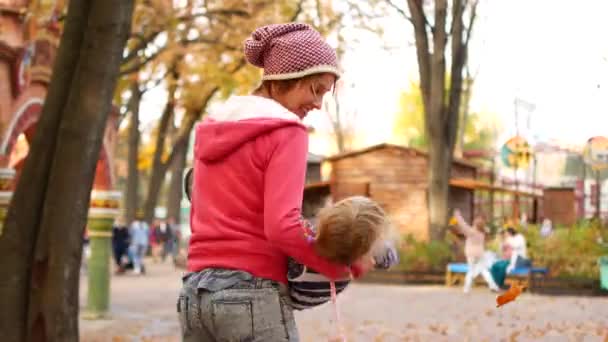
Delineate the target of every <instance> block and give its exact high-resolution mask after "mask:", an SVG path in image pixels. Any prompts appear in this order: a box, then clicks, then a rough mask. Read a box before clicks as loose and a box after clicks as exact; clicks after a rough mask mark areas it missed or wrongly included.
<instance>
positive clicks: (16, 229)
mask: <svg viewBox="0 0 608 342" xmlns="http://www.w3.org/2000/svg"><path fill="white" fill-rule="evenodd" d="M132 11H133V1H130V0H88V1H84V0H71V1H70V2H69V10H68V14H67V18H66V24H65V30H64V33H63V35H62V38H61V41H60V45H59V50H58V54H57V60H56V62H55V66H54V68H53V73H52V78H51V83H50V87H49V92H48V95H47V97H46V101H45V103H44V106H43V110H42V114H41V117H40V120H39V122H38V124H37V127H36V134H35V136H34V139H33V142H32V145H31V149H30V152H29V157H28V158H27V159H26V161H25V165H24V168H23V171H22V174H21V177H20V178H19V182H18V184H17V188H16V190H15V192H14V196H13V200H12V202H11V205H10V208H9V210H8V214H7V218H6V221H5V227H4V233H3V234H2V236H0V271H2V274H4V275H5V277H3V281H2V282H0V331H2V339H3V340H5V341H26V340H27V341H76V340H78V338H79V335H78V310H79V305H78V295H77V294H78V288H79V286H78V285H79V281H78V279H79V275H80V260H81V253H82V236H83V230H84V227H85V225H86V220H87V213H88V209H89V199H90V193H91V188H92V184H93V179H94V175H95V167H96V164H97V160H98V157H99V151H100V147H101V144H102V137H103V133H104V129H105V127H106V123H107V118H108V114H109V112H110V108H111V102H112V95H113V91H114V87H115V84H116V79H117V76H118V71H119V66H120V60H121V57H122V52H123V48H124V44H125V42H126V39H127V36H128V34H129V28H130V23H131V15H132ZM75 158H77V159H75Z"/></svg>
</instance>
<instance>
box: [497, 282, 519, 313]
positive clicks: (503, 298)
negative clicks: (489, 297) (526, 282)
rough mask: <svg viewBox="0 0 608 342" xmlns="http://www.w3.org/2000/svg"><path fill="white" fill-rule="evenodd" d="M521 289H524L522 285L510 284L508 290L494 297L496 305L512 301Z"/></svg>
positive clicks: (499, 305)
mask: <svg viewBox="0 0 608 342" xmlns="http://www.w3.org/2000/svg"><path fill="white" fill-rule="evenodd" d="M523 289H524V286H522V285H519V284H515V283H513V284H511V286H510V287H509V290H508V291H507V292H505V293H503V294H501V295H500V296H497V297H496V307H497V308H499V307H501V306H503V305H505V304H507V303H509V302H512V301H514V300H515V298H517V297H518V296H519V295H520V294H521V292H522V291H523Z"/></svg>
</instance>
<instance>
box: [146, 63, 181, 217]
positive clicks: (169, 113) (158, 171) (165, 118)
mask: <svg viewBox="0 0 608 342" xmlns="http://www.w3.org/2000/svg"><path fill="white" fill-rule="evenodd" d="M179 60H180V57H179V56H177V57H176V58H174V60H173V62H172V63H171V66H170V70H172V71H171V73H170V75H171V77H169V89H168V95H167V105H166V106H165V110H164V111H163V114H162V116H161V118H160V124H159V127H158V134H157V136H156V148H155V149H154V157H153V160H152V174H151V176H150V182H149V183H148V192H147V194H146V201H145V203H144V219H145V221H146V222H152V220H153V219H154V209H155V208H156V204H157V203H158V195H159V194H160V190H161V188H162V186H163V183H164V181H165V175H166V174H167V169H168V164H169V163H164V162H163V160H162V156H163V152H164V150H165V148H164V147H165V141H166V139H167V132H168V130H169V126H170V123H171V119H172V118H173V111H174V109H175V92H176V91H177V80H178V78H179V74H178V73H177V63H178V62H179Z"/></svg>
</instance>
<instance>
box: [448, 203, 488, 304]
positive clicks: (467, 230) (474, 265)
mask: <svg viewBox="0 0 608 342" xmlns="http://www.w3.org/2000/svg"><path fill="white" fill-rule="evenodd" d="M454 217H455V218H456V221H457V222H458V228H460V231H461V232H462V234H464V236H465V237H466V240H465V246H464V255H465V256H466V258H467V264H468V269H467V274H466V275H465V277H464V293H469V292H470V291H471V285H472V284H473V280H474V279H475V278H477V276H478V275H480V274H481V276H482V277H483V279H484V280H485V281H486V283H487V284H488V286H489V287H490V289H491V290H492V291H499V288H498V286H497V285H496V283H495V282H494V279H492V275H491V274H490V271H489V270H488V266H487V262H486V261H485V260H484V257H483V256H484V251H485V238H486V225H485V221H484V219H483V218H482V217H480V216H478V217H476V218H475V220H474V221H473V227H471V226H469V225H468V224H467V223H466V221H465V220H464V218H463V217H462V215H461V214H460V210H456V211H455V212H454Z"/></svg>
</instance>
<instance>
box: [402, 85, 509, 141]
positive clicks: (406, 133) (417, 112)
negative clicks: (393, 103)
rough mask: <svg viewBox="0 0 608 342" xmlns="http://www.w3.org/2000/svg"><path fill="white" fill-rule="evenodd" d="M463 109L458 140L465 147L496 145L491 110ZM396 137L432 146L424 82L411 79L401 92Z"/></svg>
mask: <svg viewBox="0 0 608 342" xmlns="http://www.w3.org/2000/svg"><path fill="white" fill-rule="evenodd" d="M465 110H466V111H469V110H468V109H465V108H464V106H463V107H462V109H461V114H460V123H459V124H458V126H459V131H458V133H457V136H458V141H459V142H460V144H462V145H461V146H462V147H461V149H462V150H465V151H466V150H473V149H474V150H480V149H483V150H486V149H494V148H495V145H496V139H497V137H496V132H495V128H494V126H495V125H496V123H495V119H496V118H495V117H494V115H492V114H489V113H479V112H470V113H465ZM392 141H394V142H396V143H398V144H401V145H405V146H410V147H414V148H419V149H422V150H427V149H428V145H429V143H428V139H427V137H426V132H425V128H424V107H423V103H422V95H421V93H420V86H419V85H418V83H417V82H410V85H409V87H408V88H407V89H406V90H404V91H403V92H402V93H401V95H400V96H399V109H398V111H397V113H396V116H395V121H394V124H393V137H392Z"/></svg>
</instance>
